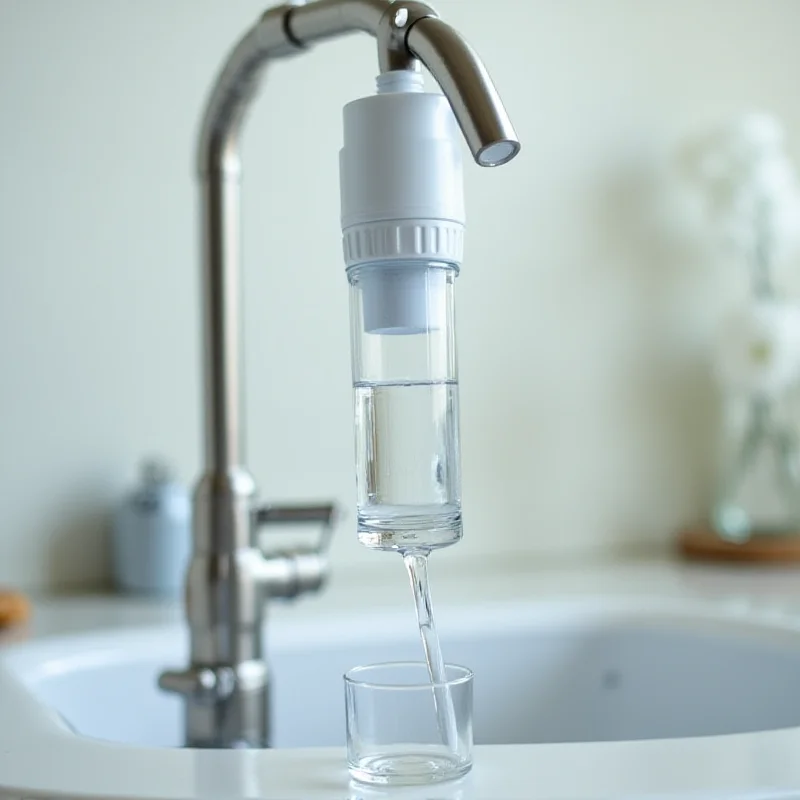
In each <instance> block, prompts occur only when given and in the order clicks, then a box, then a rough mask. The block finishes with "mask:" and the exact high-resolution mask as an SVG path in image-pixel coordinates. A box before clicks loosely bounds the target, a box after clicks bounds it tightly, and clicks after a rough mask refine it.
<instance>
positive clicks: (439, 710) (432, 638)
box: [403, 551, 459, 753]
mask: <svg viewBox="0 0 800 800" xmlns="http://www.w3.org/2000/svg"><path fill="white" fill-rule="evenodd" d="M403 561H404V562H405V565H406V570H407V571H408V577H409V578H410V580H411V589H412V591H413V593H414V606H415V608H416V612H417V622H418V623H419V633H420V638H421V639H422V649H423V651H424V652H425V661H426V662H427V664H428V674H429V675H430V679H431V687H432V690H433V703H434V706H435V708H436V723H437V725H438V727H439V736H440V737H441V740H442V743H443V744H444V745H445V747H447V749H448V750H450V751H451V752H454V753H455V752H458V750H459V742H458V726H457V724H456V715H455V709H454V708H453V697H452V695H451V693H450V687H449V686H448V685H447V669H446V668H445V663H444V657H443V656H442V647H441V644H440V642H439V635H438V633H437V632H436V623H435V621H434V619H433V606H432V603H431V590H430V584H429V582H428V554H427V553H425V552H420V551H410V552H405V553H404V554H403Z"/></svg>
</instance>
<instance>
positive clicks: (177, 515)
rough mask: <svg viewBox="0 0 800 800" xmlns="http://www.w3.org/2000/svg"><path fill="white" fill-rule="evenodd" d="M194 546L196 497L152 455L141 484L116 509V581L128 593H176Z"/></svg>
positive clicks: (113, 555) (144, 467) (114, 561)
mask: <svg viewBox="0 0 800 800" xmlns="http://www.w3.org/2000/svg"><path fill="white" fill-rule="evenodd" d="M190 550H191V502H190V497H189V492H188V490H187V489H186V487H185V486H184V485H183V484H181V483H179V482H178V481H177V480H175V479H174V478H173V477H172V475H171V472H170V470H169V468H168V467H166V466H165V465H163V464H161V463H160V462H155V461H148V462H146V463H144V464H143V466H142V475H141V483H140V485H139V486H138V487H137V488H136V489H135V490H134V491H133V492H132V493H131V494H130V495H128V496H127V497H126V498H125V500H124V501H123V502H122V503H121V505H120V506H119V508H118V509H117V510H116V512H115V514H114V522H113V533H112V562H113V572H114V582H115V585H116V587H117V589H118V590H120V591H122V592H126V593H135V594H146V595H155V596H163V597H176V596H178V595H179V594H180V592H181V590H182V587H183V584H184V577H185V573H186V568H187V566H188V562H189V555H190Z"/></svg>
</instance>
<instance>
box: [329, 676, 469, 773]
mask: <svg viewBox="0 0 800 800" xmlns="http://www.w3.org/2000/svg"><path fill="white" fill-rule="evenodd" d="M445 670H446V675H447V680H446V681H443V682H442V683H439V684H431V682H430V677H429V674H428V666H427V664H425V663H424V662H419V663H416V662H400V663H394V664H374V665H371V666H365V667H355V668H354V669H351V670H350V671H349V672H348V673H347V674H346V675H345V676H344V683H345V706H346V712H347V762H348V766H349V768H350V775H351V776H352V777H353V778H354V779H355V780H357V781H361V782H363V783H368V784H373V785H393V786H401V785H408V786H410V785H420V784H428V783H438V782H440V781H450V780H455V779H456V778H460V777H461V776H463V775H465V774H466V773H467V772H469V770H470V769H471V767H472V678H473V675H472V672H471V671H470V670H468V669H467V668H466V667H459V666H456V665H454V664H447V665H446V668H445ZM437 692H438V693H440V694H441V693H446V694H448V695H449V697H450V700H451V703H452V709H453V715H454V722H455V726H456V737H455V739H454V741H453V742H452V743H451V744H450V745H447V744H444V743H443V740H442V735H441V731H440V727H439V722H438V718H437V711H436V694H437Z"/></svg>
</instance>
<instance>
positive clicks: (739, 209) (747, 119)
mask: <svg viewBox="0 0 800 800" xmlns="http://www.w3.org/2000/svg"><path fill="white" fill-rule="evenodd" d="M783 145H784V133H783V129H782V128H781V126H780V124H779V123H778V122H777V120H775V119H773V118H772V117H769V116H766V115H764V114H747V115H744V116H742V117H739V118H737V119H734V120H732V121H731V122H729V123H727V124H726V125H723V126H721V127H720V128H718V129H717V130H715V131H712V132H711V133H709V134H707V135H705V136H703V137H701V138H699V139H697V140H695V141H694V142H691V143H690V144H689V145H688V146H687V147H686V149H685V152H684V154H683V155H684V166H685V168H686V172H687V174H688V176H689V177H690V178H691V180H692V182H693V184H694V186H695V188H696V189H697V190H698V191H699V193H700V194H701V195H702V197H703V200H704V203H703V204H704V206H705V209H706V216H707V221H708V222H709V223H711V225H712V226H713V228H714V230H715V232H716V234H717V236H718V237H719V239H721V240H722V242H723V243H724V244H725V245H726V246H727V247H730V248H732V249H733V250H734V251H735V252H738V253H739V254H740V255H743V256H744V257H745V258H748V259H751V260H752V258H753V257H754V254H755V249H756V247H757V246H762V247H767V248H768V252H766V253H764V254H763V255H764V256H765V257H767V258H768V259H769V261H770V262H771V263H775V262H779V261H782V260H785V259H787V258H788V257H790V256H791V254H792V253H793V252H794V251H795V249H796V248H797V247H798V246H799V245H800V186H799V185H798V182H797V176H796V172H795V169H794V166H793V164H792V162H791V161H790V160H789V158H788V157H787V156H786V154H785V152H784V149H783Z"/></svg>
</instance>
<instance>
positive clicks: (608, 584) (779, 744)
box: [0, 556, 800, 800]
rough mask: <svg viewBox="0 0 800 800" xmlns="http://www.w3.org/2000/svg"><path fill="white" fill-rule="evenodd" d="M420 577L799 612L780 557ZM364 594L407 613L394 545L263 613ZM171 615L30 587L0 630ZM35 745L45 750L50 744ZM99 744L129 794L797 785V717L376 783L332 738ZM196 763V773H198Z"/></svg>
mask: <svg viewBox="0 0 800 800" xmlns="http://www.w3.org/2000/svg"><path fill="white" fill-rule="evenodd" d="M379 562H380V563H379ZM431 580H432V588H433V593H434V600H435V603H436V605H437V606H438V607H440V608H445V607H447V606H451V605H458V604H460V603H464V602H466V601H469V602H470V603H471V604H475V603H476V602H485V603H487V604H491V603H508V602H513V601H516V600H520V599H525V600H532V599H533V600H535V599H537V598H543V599H544V598H546V599H548V600H553V599H563V598H576V597H581V596H594V597H597V596H601V597H603V598H627V599H631V598H636V597H642V598H644V597H646V598H648V599H650V600H653V599H658V598H665V599H671V600H675V599H694V600H704V601H708V602H710V603H713V604H714V605H716V606H718V607H724V608H726V609H729V610H730V609H733V610H735V611H737V612H738V611H741V613H743V614H745V613H749V612H752V613H753V614H756V615H757V616H759V617H761V618H764V617H767V618H770V619H787V620H789V619H791V620H792V622H793V624H794V622H795V621H800V570H794V569H786V568H750V567H704V566H694V565H686V564H680V563H677V562H673V561H670V560H667V559H663V560H639V561H628V562H617V563H595V564H587V565H584V566H568V565H563V566H557V565H550V566H548V567H546V568H545V567H541V566H539V567H537V566H536V565H532V564H530V563H524V562H519V561H517V562H515V563H513V564H508V563H505V564H503V563H497V564H491V565H490V566H489V568H488V569H485V570H480V569H476V568H475V567H472V568H467V567H464V566H463V564H462V565H458V566H455V565H453V563H452V562H451V563H448V562H447V559H446V558H441V559H437V558H436V557H435V556H434V558H433V559H432V562H431ZM365 598H367V599H366V600H365ZM365 606H366V607H368V608H369V609H371V610H380V609H382V608H386V609H394V610H397V609H398V608H408V613H409V614H410V615H411V614H413V608H412V605H411V601H410V597H409V592H408V588H407V585H406V581H405V575H404V571H403V569H402V565H401V564H400V563H399V559H398V560H395V559H394V558H392V557H386V558H385V559H376V567H375V570H374V571H373V572H371V573H370V575H369V576H368V577H366V578H364V577H363V575H362V576H361V577H359V579H358V580H354V579H353V576H352V575H347V574H340V575H338V576H335V577H334V579H333V580H332V582H331V585H330V586H329V587H328V589H327V590H326V591H324V592H323V593H322V594H320V595H319V596H317V597H315V598H309V599H304V600H301V601H299V602H297V603H295V604H292V605H291V606H289V605H284V604H274V605H273V607H272V608H271V609H270V613H271V614H273V615H275V617H281V618H284V619H285V620H289V619H294V618H297V619H309V618H315V619H320V618H324V617H325V616H326V615H331V616H335V615H341V614H342V613H343V612H346V611H349V610H359V611H363V610H365ZM181 619H182V611H181V608H180V606H179V604H177V603H174V602H159V601H150V600H143V599H127V598H122V597H115V596H103V595H94V596H90V595H85V596H78V595H75V596H63V597H38V598H34V618H33V620H32V622H31V624H30V625H29V626H28V627H27V628H25V629H18V630H16V631H12V632H6V633H4V634H2V636H0V643H3V642H4V643H13V642H19V641H24V640H26V639H32V638H39V637H44V636H49V635H53V634H64V633H70V632H78V631H92V630H98V629H106V628H112V627H119V626H132V627H140V626H146V625H153V624H159V623H163V622H173V623H174V622H180V620H181ZM798 687H800V676H799V677H798ZM70 738H71V740H72V744H71V745H69V746H67V745H65V748H66V749H65V750H64V752H63V754H62V755H61V756H60V757H63V758H65V759H71V758H74V759H77V760H80V758H81V757H82V756H81V751H80V748H81V747H83V745H82V742H85V741H86V740H82V739H81V737H74V736H73V737H70ZM7 741H12V739H8V740H7ZM65 741H66V740H65ZM93 746H94V747H97V744H96V743H95V744H94V745H93ZM4 756H8V758H7V759H4ZM12 756H13V758H12ZM30 756H31V754H30V753H27V754H24V753H11V752H10V751H8V752H5V751H4V750H3V747H2V742H0V786H2V785H3V784H4V783H5V784H6V785H9V783H8V780H7V778H6V776H5V775H4V774H3V772H2V770H3V769H4V768H6V769H8V770H13V771H15V772H16V770H17V768H18V767H19V764H20V763H21V762H20V759H25V758H28V757H30ZM47 757H48V758H49V759H52V758H55V756H54V755H53V752H52V751H51V750H48V756H47ZM104 758H105V759H106V762H105V763H106V766H104V767H98V769H99V770H100V771H101V772H102V771H103V770H111V771H116V774H119V772H120V771H123V772H128V773H129V774H130V775H131V784H130V786H129V787H128V788H129V789H130V791H131V792H132V793H129V792H126V791H125V789H124V788H123V787H121V788H120V797H122V796H123V793H124V794H125V795H126V796H127V797H132V796H136V797H150V798H156V797H211V796H215V797H223V796H225V797H234V796H235V797H265V798H276V800H277V798H282V799H283V800H288V799H289V798H295V797H296V798H301V797H302V798H306V799H307V800H315V799H318V800H334V799H336V800H342V799H343V798H345V797H347V798H351V800H355V798H363V799H364V800H367V798H382V797H392V798H394V797H398V798H415V799H416V798H418V799H420V800H421V798H442V799H444V798H452V799H453V800H455V798H463V800H470V799H474V800H479V799H481V800H489V798H493V799H494V800H499V799H501V798H504V799H505V800H512V798H519V799H520V800H522V798H525V799H526V800H535V798H542V799H544V798H547V799H548V800H557V798H569V799H570V800H576V798H610V797H614V798H644V797H685V798H726V800H731V799H732V798H739V797H741V798H745V797H747V798H756V797H758V798H767V797H800V729H790V730H783V731H772V732H766V733H757V734H739V735H733V736H714V737H705V738H697V739H673V740H653V741H638V742H605V743H592V744H553V745H519V746H479V747H476V748H475V767H474V769H473V771H472V773H471V774H470V775H469V776H468V777H467V778H466V779H465V780H463V781H461V782H459V783H456V784H449V785H447V784H445V785H443V786H439V787H435V788H434V787H430V788H428V789H427V790H424V791H421V792H420V791H411V790H403V791H398V790H395V791H394V792H391V793H382V792H376V791H374V790H362V789H358V788H357V787H355V786H350V785H348V782H347V776H346V770H345V766H344V752H343V750H340V749H336V748H334V749H327V748H326V749H316V750H285V751H239V752H235V751H225V752H217V753H214V752H208V751H206V752H199V751H189V750H182V751H180V750H177V751H176V750H171V751H170V750H156V749H150V750H145V749H141V748H140V749H133V748H121V747H114V748H112V747H109V748H108V749H107V750H106V751H104ZM40 760H41V754H40ZM168 761H169V764H170V765H171V766H169V767H168V766H167V762H168ZM201 761H202V764H201ZM4 764H5V767H4ZM198 770H199V772H198ZM95 772H96V770H95ZM167 772H169V778H168V779H167V777H166V775H167ZM134 775H136V776H137V777H136V778H134ZM141 775H151V776H153V779H152V780H151V781H150V783H149V784H148V786H150V789H149V790H147V791H145V790H144V789H143V788H142V786H144V784H142V782H141V781H140V780H139V779H138V776H141ZM199 775H205V776H207V777H206V779H204V780H203V781H199V779H198V776H199ZM101 777H102V776H99V777H98V775H97V774H94V775H87V776H86V779H85V785H84V784H81V785H80V787H78V789H79V792H80V794H83V795H84V796H97V786H99V785H100V783H98V781H99V780H100V778H101ZM134 784H135V785H136V787H137V788H136V789H135V791H134ZM58 791H59V787H58V786H57V785H50V784H49V783H48V777H47V774H46V773H43V774H42V775H41V778H40V780H39V782H38V783H37V788H36V789H35V791H31V792H30V793H29V794H30V796H46V795H52V794H57V793H58ZM73 794H74V792H73Z"/></svg>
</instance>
